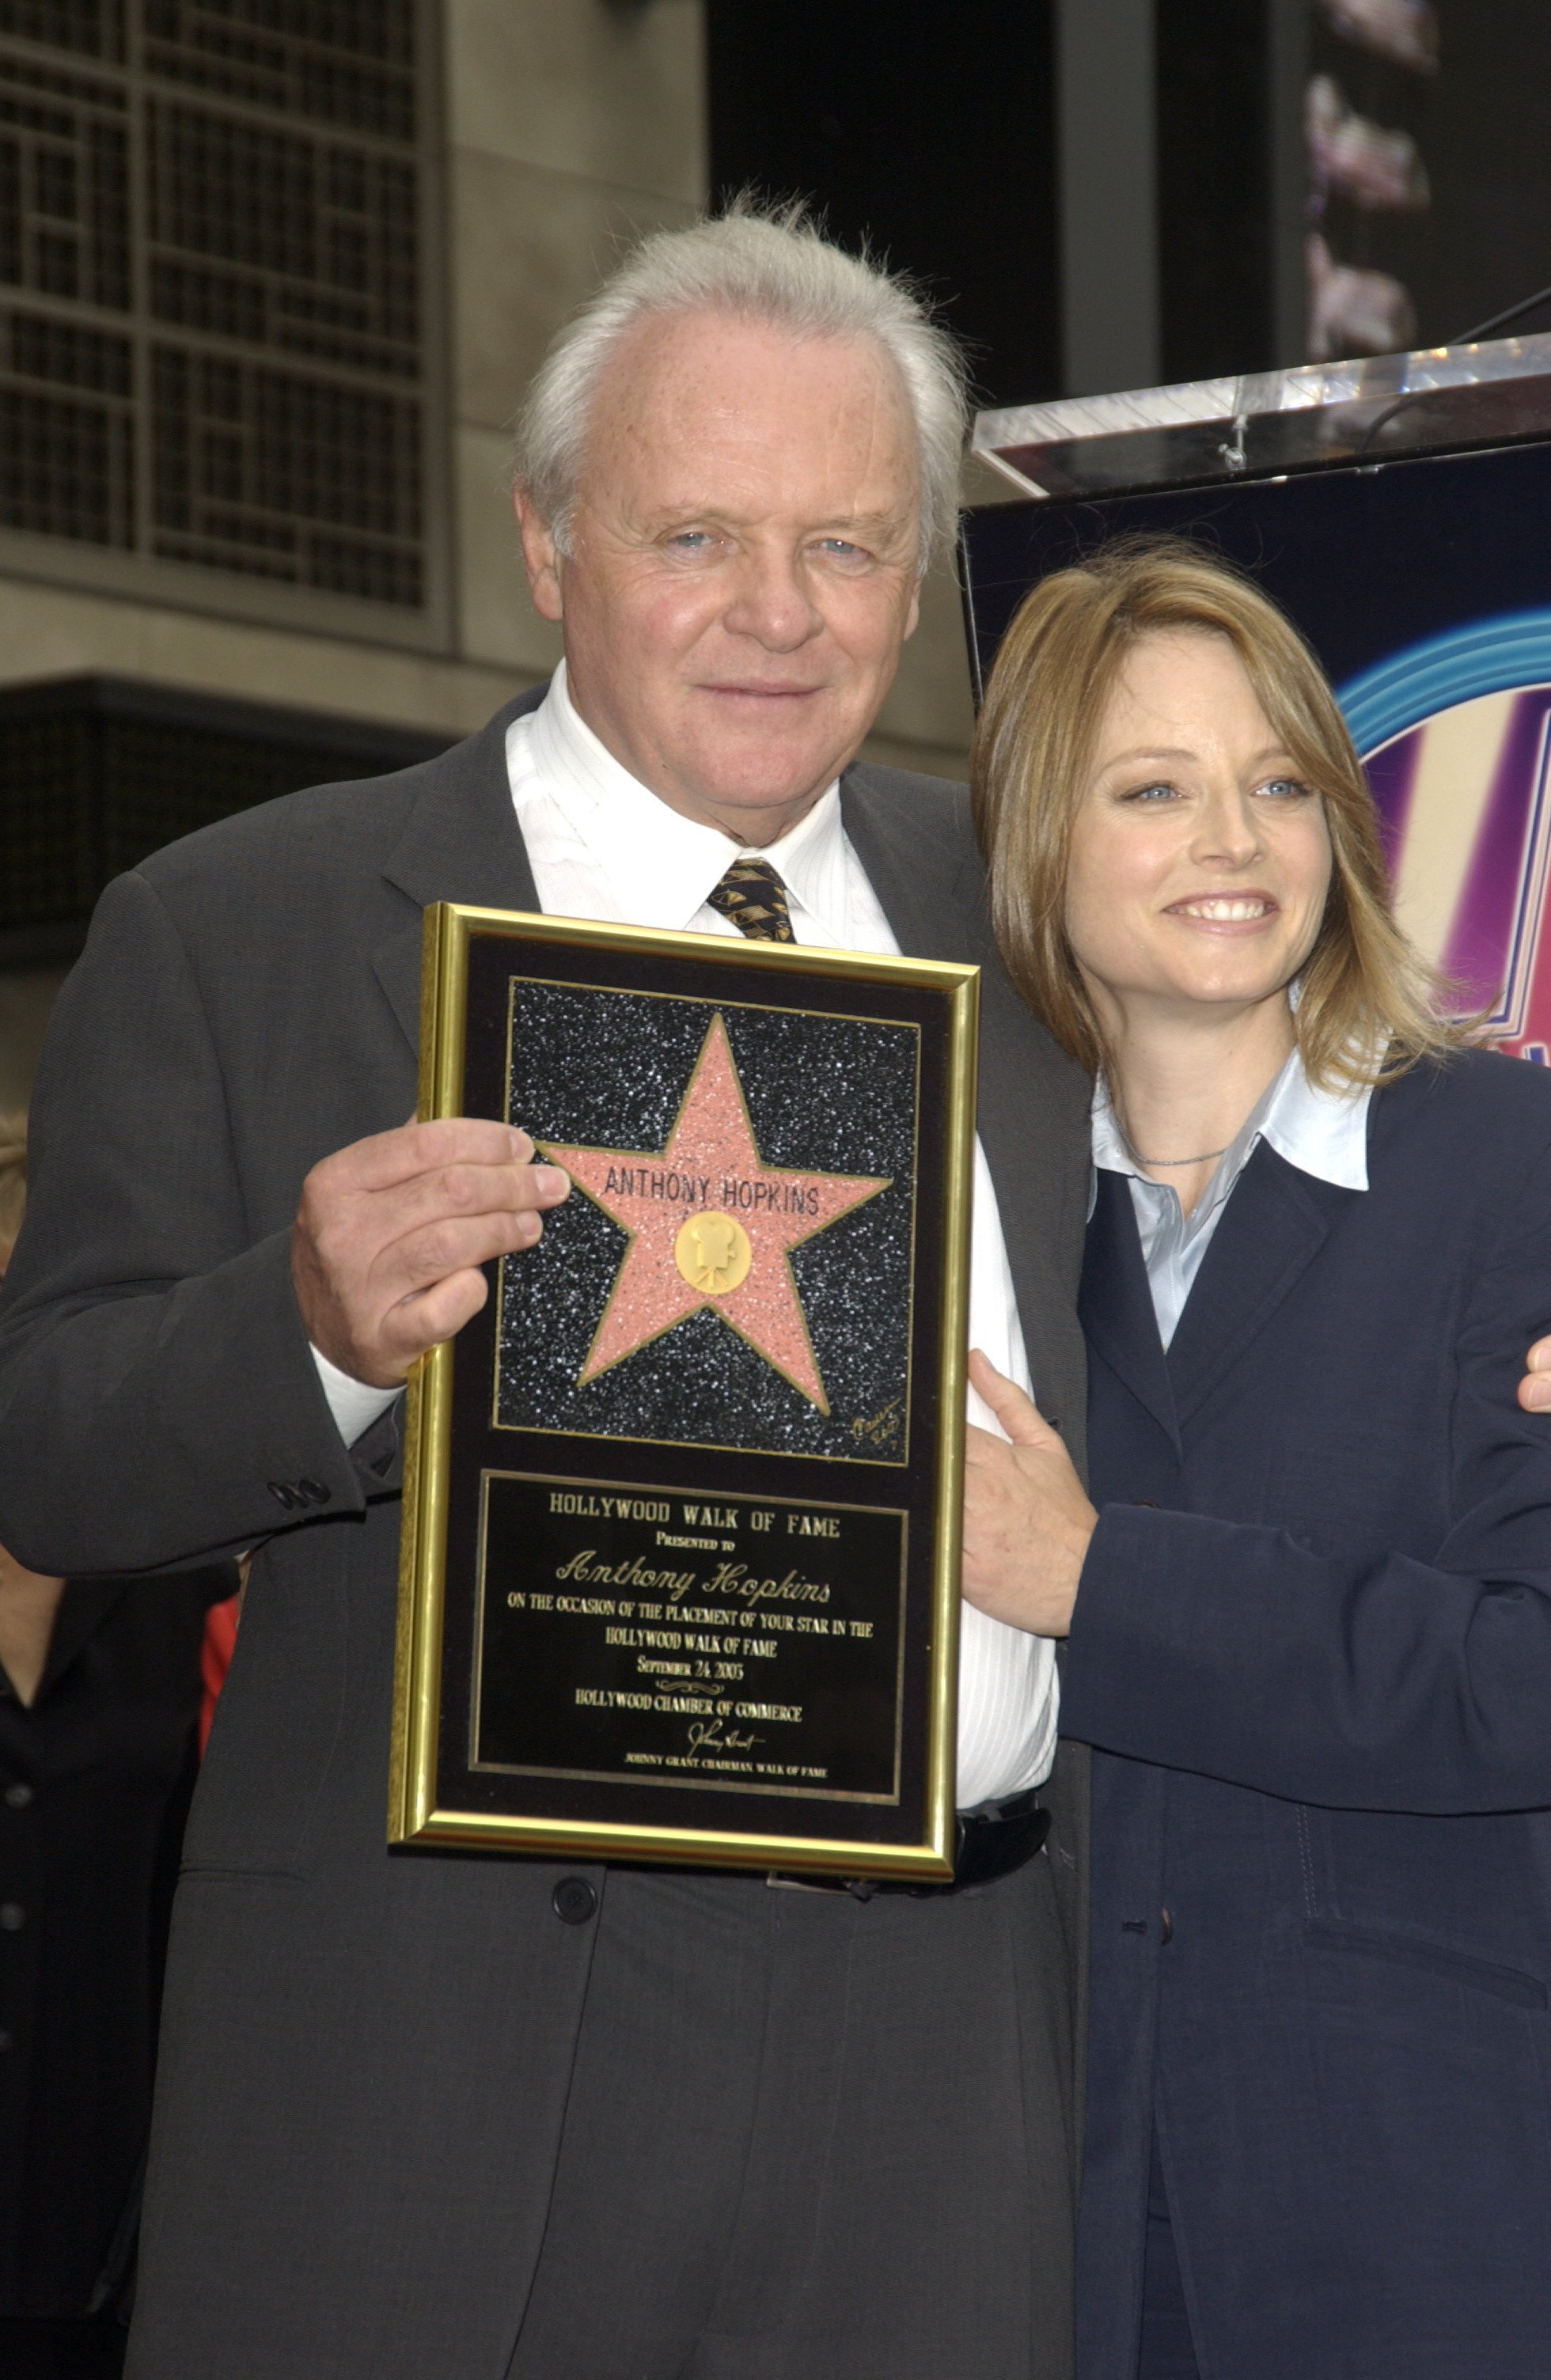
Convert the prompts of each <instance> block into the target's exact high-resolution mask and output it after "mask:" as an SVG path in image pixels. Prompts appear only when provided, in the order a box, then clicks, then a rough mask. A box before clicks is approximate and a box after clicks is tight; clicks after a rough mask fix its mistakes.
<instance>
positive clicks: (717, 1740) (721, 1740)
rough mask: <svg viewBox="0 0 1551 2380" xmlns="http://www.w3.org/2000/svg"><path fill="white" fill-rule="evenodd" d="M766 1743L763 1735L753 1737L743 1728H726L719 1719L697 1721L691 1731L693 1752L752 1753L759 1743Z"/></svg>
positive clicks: (690, 1744)
mask: <svg viewBox="0 0 1551 2380" xmlns="http://www.w3.org/2000/svg"><path fill="white" fill-rule="evenodd" d="M764 1741H765V1739H764V1737H763V1736H762V1735H751V1734H749V1733H748V1732H747V1731H746V1730H743V1729H741V1728H736V1727H726V1726H724V1725H723V1724H722V1722H721V1719H719V1718H697V1719H695V1720H693V1721H692V1722H691V1725H690V1730H689V1749H690V1750H691V1752H752V1751H753V1749H754V1747H755V1745H756V1744H757V1743H764Z"/></svg>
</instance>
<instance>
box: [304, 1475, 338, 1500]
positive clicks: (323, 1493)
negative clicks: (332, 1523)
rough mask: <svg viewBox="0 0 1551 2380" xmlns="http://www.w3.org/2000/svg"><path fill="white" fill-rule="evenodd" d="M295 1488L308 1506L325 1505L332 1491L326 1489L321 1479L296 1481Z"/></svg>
mask: <svg viewBox="0 0 1551 2380" xmlns="http://www.w3.org/2000/svg"><path fill="white" fill-rule="evenodd" d="M297 1487H298V1488H300V1489H301V1492H302V1494H303V1495H304V1496H305V1497H306V1498H307V1500H308V1502H309V1504H326V1503H327V1502H328V1500H329V1498H330V1497H331V1496H332V1494H333V1489H332V1488H326V1487H325V1486H324V1484H323V1482H322V1481H321V1479H298V1480H297Z"/></svg>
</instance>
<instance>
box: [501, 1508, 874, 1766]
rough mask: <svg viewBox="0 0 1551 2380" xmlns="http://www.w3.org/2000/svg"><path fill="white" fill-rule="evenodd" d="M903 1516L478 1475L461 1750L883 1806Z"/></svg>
mask: <svg viewBox="0 0 1551 2380" xmlns="http://www.w3.org/2000/svg"><path fill="white" fill-rule="evenodd" d="M907 1525H908V1520H907V1515H906V1514H905V1513H903V1512H886V1511H875V1510H870V1509H868V1508H866V1507H865V1506H856V1505H842V1504H822V1505H820V1504H796V1503H779V1502H774V1501H769V1500H748V1499H745V1498H742V1497H738V1498H733V1499H728V1498H725V1497H722V1496H719V1495H710V1496H696V1495H685V1494H684V1493H683V1492H682V1491H681V1490H679V1489H675V1488H643V1487H632V1486H629V1485H627V1484H625V1483H623V1482H620V1481H612V1482H608V1483H604V1482H599V1483H597V1484H596V1485H593V1486H589V1487H586V1488H578V1487H576V1485H575V1484H574V1483H573V1482H571V1481H568V1480H563V1479H554V1478H531V1477H525V1476H522V1475H514V1474H511V1473H499V1472H497V1473H491V1475H489V1476H488V1477H487V1479H486V1482H485V1545H484V1562H483V1573H482V1577H481V1609H480V1619H479V1682H478V1688H477V1692H476V1695H475V1707H474V1762H475V1766H476V1767H481V1768H508V1769H512V1770H517V1771H533V1772H537V1773H540V1774H544V1773H548V1774H551V1775H555V1774H558V1775H576V1774H578V1773H579V1774H581V1775H584V1776H588V1777H595V1778H596V1777H617V1778H627V1779H635V1778H639V1777H640V1776H642V1775H647V1776H657V1777H660V1778H666V1779H672V1780H673V1782H674V1783H677V1784H699V1785H709V1786H713V1787H715V1786H722V1785H725V1784H727V1783H729V1782H735V1783H737V1784H738V1785H739V1786H740V1787H742V1788H743V1789H744V1790H745V1791H749V1792H765V1793H771V1792H783V1793H792V1792H799V1793H800V1792H806V1793H809V1794H812V1795H816V1796H821V1797H824V1798H834V1797H839V1796H843V1797H844V1798H845V1799H846V1800H864V1801H871V1802H897V1801H898V1799H899V1777H900V1730H901V1699H900V1698H901V1684H902V1680H901V1670H900V1654H901V1648H902V1643H903V1637H902V1629H901V1622H902V1620H903V1598H904V1583H905V1533H906V1528H907ZM540 1582H542V1584H540ZM578 1762H579V1763H581V1764H583V1765H582V1766H581V1767H580V1769H579V1770H578V1767H577V1764H578Z"/></svg>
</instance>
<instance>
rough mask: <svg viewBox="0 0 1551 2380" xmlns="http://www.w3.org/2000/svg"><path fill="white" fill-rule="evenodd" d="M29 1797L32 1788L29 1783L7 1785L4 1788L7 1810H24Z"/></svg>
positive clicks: (30, 1797) (30, 1796)
mask: <svg viewBox="0 0 1551 2380" xmlns="http://www.w3.org/2000/svg"><path fill="white" fill-rule="evenodd" d="M31 1799H32V1788H31V1786H30V1785H7V1786H6V1809H7V1810H25V1809H26V1808H27V1806H28V1804H29V1803H30V1801H31Z"/></svg>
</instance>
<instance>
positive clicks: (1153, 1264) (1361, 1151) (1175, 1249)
mask: <svg viewBox="0 0 1551 2380" xmlns="http://www.w3.org/2000/svg"><path fill="white" fill-rule="evenodd" d="M1372 1098H1373V1088H1372V1086H1371V1085H1370V1086H1366V1087H1363V1089H1361V1090H1351V1091H1319V1090H1315V1087H1314V1085H1313V1084H1312V1083H1311V1082H1310V1081H1309V1078H1308V1076H1307V1075H1305V1074H1304V1072H1303V1060H1302V1058H1301V1057H1300V1056H1299V1054H1298V1052H1297V1050H1292V1051H1291V1053H1290V1056H1289V1058H1288V1061H1287V1063H1286V1064H1285V1065H1284V1066H1283V1068H1282V1070H1281V1073H1280V1074H1279V1075H1278V1076H1277V1079H1276V1081H1275V1082H1274V1083H1273V1084H1272V1085H1271V1087H1270V1088H1269V1089H1268V1090H1267V1091H1266V1093H1265V1094H1264V1096H1263V1097H1262V1098H1261V1099H1259V1100H1258V1101H1257V1102H1256V1104H1255V1106H1254V1109H1253V1110H1252V1111H1251V1112H1250V1114H1249V1115H1248V1117H1246V1119H1245V1121H1244V1123H1242V1125H1241V1127H1240V1129H1239V1131H1238V1132H1237V1133H1236V1134H1235V1135H1234V1137H1233V1139H1232V1140H1231V1141H1230V1144H1229V1146H1228V1147H1226V1148H1225V1149H1224V1150H1223V1153H1222V1155H1221V1157H1220V1158H1219V1159H1218V1162H1217V1166H1216V1169H1215V1171H1214V1172H1213V1174H1212V1178H1211V1180H1210V1181H1209V1182H1208V1183H1207V1184H1206V1189H1205V1190H1204V1191H1203V1192H1202V1194H1201V1196H1200V1197H1199V1198H1198V1199H1197V1201H1196V1203H1195V1205H1194V1207H1193V1208H1192V1209H1191V1211H1190V1213H1189V1214H1188V1215H1187V1214H1186V1213H1185V1211H1184V1208H1182V1207H1181V1204H1180V1194H1179V1192H1178V1191H1177V1190H1176V1189H1175V1187H1174V1185H1173V1184H1172V1183H1171V1182H1154V1181H1153V1180H1152V1179H1151V1177H1150V1176H1149V1175H1147V1174H1145V1173H1144V1172H1143V1171H1142V1169H1141V1167H1140V1166H1139V1165H1138V1164H1137V1162H1136V1160H1135V1159H1134V1157H1133V1155H1132V1153H1131V1151H1130V1149H1129V1148H1128V1147H1126V1144H1125V1140H1124V1138H1123V1136H1122V1135H1121V1127H1120V1123H1119V1121H1118V1119H1117V1117H1116V1114H1115V1111H1114V1109H1113V1107H1112V1106H1111V1104H1110V1100H1109V1089H1108V1087H1107V1086H1106V1084H1105V1082H1104V1078H1103V1076H1102V1075H1100V1077H1099V1079H1098V1081H1097V1084H1096V1085H1095V1087H1094V1095H1093V1161H1094V1163H1095V1165H1096V1166H1099V1167H1101V1168H1102V1169H1103V1171H1104V1172H1106V1173H1124V1174H1126V1175H1128V1176H1129V1178H1130V1182H1131V1203H1132V1205H1133V1208H1134V1209H1135V1212H1136V1228H1137V1231H1138V1233H1140V1235H1141V1240H1142V1258H1143V1262H1144V1263H1145V1266H1146V1268H1147V1285H1148V1287H1149V1288H1150V1289H1151V1291H1152V1293H1153V1311H1154V1313H1155V1314H1156V1315H1157V1329H1158V1336H1159V1338H1160V1339H1161V1340H1162V1341H1163V1343H1164V1345H1165V1346H1166V1347H1167V1346H1168V1345H1169V1342H1170V1341H1171V1340H1172V1338H1173V1336H1174V1333H1175V1331H1176V1330H1177V1329H1178V1328H1179V1321H1180V1317H1181V1314H1182V1313H1183V1311H1184V1305H1185V1300H1186V1298H1187V1297H1188V1296H1189V1295H1190V1293H1191V1290H1192V1289H1193V1287H1194V1282H1195V1276H1196V1274H1197V1273H1198V1272H1199V1271H1200V1269H1201V1264H1202V1259H1203V1257H1205V1256H1206V1250H1207V1248H1208V1247H1209V1246H1210V1245H1211V1239H1212V1233H1214V1232H1215V1231H1216V1230H1217V1227H1218V1221H1219V1220H1220V1219H1221V1215H1222V1210H1223V1208H1225V1207H1226V1206H1227V1204H1228V1201H1229V1199H1230V1196H1231V1195H1232V1192H1233V1188H1234V1185H1235V1184H1236V1183H1237V1181H1238V1179H1239V1176H1240V1174H1241V1173H1242V1172H1243V1170H1244V1168H1245V1166H1246V1165H1247V1164H1248V1163H1249V1161H1250V1159H1251V1158H1252V1156H1253V1155H1254V1147H1255V1143H1256V1142H1257V1141H1261V1140H1268V1141H1269V1142H1270V1144H1271V1147H1273V1148H1274V1149H1275V1150H1276V1152H1277V1154H1278V1157H1284V1158H1285V1159H1286V1160H1287V1162H1288V1163H1289V1165H1295V1166H1296V1167H1297V1168H1298V1170H1299V1172H1301V1173H1312V1174H1313V1175H1314V1176H1315V1180H1316V1181H1320V1182H1331V1183H1334V1184H1335V1185H1336V1187H1337V1188H1338V1189H1340V1190H1365V1189H1366V1188H1367V1186H1368V1102H1369V1100H1370V1099H1372Z"/></svg>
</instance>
